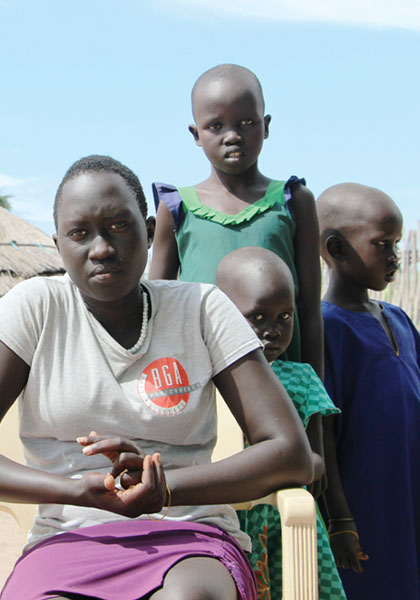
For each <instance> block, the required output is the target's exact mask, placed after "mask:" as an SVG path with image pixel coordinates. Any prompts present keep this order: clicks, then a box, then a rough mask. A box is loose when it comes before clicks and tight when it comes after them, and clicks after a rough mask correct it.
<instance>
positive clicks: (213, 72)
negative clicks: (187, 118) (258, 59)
mask: <svg viewBox="0 0 420 600" xmlns="http://www.w3.org/2000/svg"><path fill="white" fill-rule="evenodd" d="M240 76H242V77H243V76H245V77H249V78H250V79H251V80H252V81H253V82H254V83H255V84H256V86H257V89H258V91H259V93H260V94H261V99H262V102H263V106H264V94H263V89H262V85H261V82H260V80H259V79H258V77H257V76H256V75H255V73H253V72H252V71H251V70H250V69H247V68H246V67H241V66H240V65H235V64H230V63H226V64H221V65H216V66H215V67H212V68H211V69H208V70H207V71H205V72H204V73H202V74H201V75H200V77H199V78H198V79H197V81H196V82H195V83H194V86H193V89H192V91H191V102H192V105H193V111H194V101H195V94H196V91H197V90H198V88H199V87H200V86H201V85H202V84H207V83H212V82H214V81H220V80H222V81H223V80H224V79H230V78H233V77H240Z"/></svg>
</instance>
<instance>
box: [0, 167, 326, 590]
mask: <svg viewBox="0 0 420 600" xmlns="http://www.w3.org/2000/svg"><path fill="white" fill-rule="evenodd" d="M54 218H55V223H56V230H57V233H56V235H55V236H54V239H55V242H56V245H57V248H58V250H59V252H60V254H61V256H62V259H63V262H64V266H65V269H66V271H67V272H66V275H64V276H59V277H50V278H45V277H35V278H33V279H30V280H28V281H25V282H23V283H20V284H18V285H16V286H15V287H14V288H13V289H12V290H11V291H10V292H9V293H8V294H6V296H4V297H3V298H2V299H1V301H0V315H1V316H0V417H3V416H4V414H5V413H6V412H7V410H8V409H9V408H10V406H11V405H12V404H13V403H14V402H15V400H16V399H17V398H19V400H18V401H19V411H20V437H21V440H22V443H23V447H24V452H25V457H26V463H27V464H26V465H25V466H24V465H18V464H17V463H15V462H13V461H11V460H9V459H8V458H7V457H4V456H3V457H0V499H2V500H7V501H12V502H13V501H15V502H26V503H37V504H38V505H39V510H38V516H37V517H36V518H35V522H34V524H33V527H32V529H31V531H30V534H29V539H28V544H27V546H26V548H25V551H24V553H23V555H22V557H21V558H20V559H19V560H18V561H17V563H16V565H15V568H14V570H13V572H12V574H11V576H10V577H9V579H8V581H7V582H6V585H5V587H4V590H3V594H2V600H16V598H19V599H22V600H45V599H47V598H69V599H76V598H77V599H82V598H83V599H89V598H91V599H93V598H96V599H98V598H99V599H102V600H139V599H140V598H141V599H143V598H147V599H149V598H153V600H166V599H170V600H177V599H178V598H179V599H181V598H182V600H198V599H200V600H206V599H208V600H213V599H214V600H216V599H217V600H236V599H237V598H240V599H242V600H253V599H255V598H256V591H255V582H254V576H253V573H252V570H251V568H250V566H249V564H248V561H247V558H246V552H247V551H249V550H250V541H249V538H248V537H247V536H246V535H245V534H243V533H242V532H241V531H240V529H239V526H238V521H237V518H236V514H235V511H234V510H233V509H232V508H231V507H230V506H228V504H229V503H233V502H237V501H245V500H251V499H255V498H258V497H261V496H264V495H265V494H268V493H270V492H271V491H273V490H276V489H279V488H282V487H288V486H301V485H304V484H309V483H310V482H311V481H312V480H313V479H314V477H315V478H319V476H320V471H321V470H322V464H321V460H320V458H319V457H318V456H317V455H314V454H312V453H311V450H310V447H309V444H308V442H307V439H306V436H305V432H304V429H303V426H302V424H301V422H300V420H299V417H298V415H297V412H296V410H295V408H294V407H293V404H292V402H291V401H290V399H289V397H288V395H287V393H286V392H285V390H284V388H283V387H282V385H281V383H280V382H279V380H278V379H277V377H276V376H275V375H274V374H273V372H272V370H271V369H270V367H269V365H268V363H267V361H266V359H265V358H264V356H263V352H262V350H261V343H260V342H259V340H258V339H257V337H256V336H255V334H254V333H253V332H252V331H251V329H250V327H249V325H248V324H247V322H246V321H245V319H244V318H243V317H242V315H241V314H240V313H239V312H238V310H237V309H236V308H235V307H234V306H233V304H232V303H231V302H230V300H228V299H227V297H226V296H224V295H223V294H222V292H220V291H219V290H218V289H217V288H216V287H215V286H213V285H208V284H196V283H191V284H190V283H183V282H177V281H153V282H151V281H147V280H141V277H142V275H143V272H144V269H145V266H146V262H147V251H148V246H150V244H151V240H152V237H153V222H152V220H150V219H149V220H148V219H147V205H146V200H145V197H144V194H143V190H142V187H141V184H140V182H139V180H138V178H137V177H136V176H135V175H134V173H133V172H132V171H131V170H130V169H128V168H127V167H125V166H124V165H122V164H121V163H119V162H118V161H116V160H114V159H112V158H110V157H106V156H89V157H85V158H82V159H80V160H79V161H77V162H76V163H75V164H74V165H72V167H70V169H69V170H68V171H67V173H66V174H65V176H64V178H63V181H62V182H61V184H60V186H59V188H58V191H57V195H56V199H55V205H54ZM215 386H216V387H217V388H218V389H219V391H220V393H221V394H222V396H223V398H224V399H225V401H226V403H227V404H228V406H229V408H230V410H231V411H232V413H233V415H234V416H235V418H236V419H237V421H238V423H239V425H240V426H241V428H242V429H243V431H244V433H245V435H246V437H247V439H248V440H249V441H250V444H251V445H250V447H249V448H247V449H246V450H243V451H242V452H240V453H238V454H236V455H234V456H232V457H230V458H228V459H225V460H221V461H219V462H215V463H212V462H211V454H212V449H213V447H214V444H215V440H216V434H217V432H216V410H215V397H214V396H215Z"/></svg>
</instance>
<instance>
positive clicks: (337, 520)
mask: <svg viewBox="0 0 420 600" xmlns="http://www.w3.org/2000/svg"><path fill="white" fill-rule="evenodd" d="M350 521H354V517H333V518H332V519H328V523H349V522H350Z"/></svg>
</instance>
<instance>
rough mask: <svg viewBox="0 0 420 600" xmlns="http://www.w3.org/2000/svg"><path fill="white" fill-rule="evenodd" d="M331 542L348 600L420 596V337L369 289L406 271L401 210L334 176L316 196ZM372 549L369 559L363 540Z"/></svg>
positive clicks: (404, 317)
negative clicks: (330, 405) (328, 401)
mask: <svg viewBox="0 0 420 600" xmlns="http://www.w3.org/2000/svg"><path fill="white" fill-rule="evenodd" d="M317 209H318V216H319V222H320V230H321V253H322V256H323V258H324V259H325V261H326V262H327V265H328V269H329V285H328V290H327V292H326V294H325V296H324V299H323V315H324V327H325V385H326V388H327V390H328V392H329V394H330V396H331V397H332V399H333V401H334V402H335V404H336V405H337V406H338V407H339V408H340V409H341V411H342V413H341V414H340V415H338V416H334V417H330V418H328V419H325V422H326V423H325V452H326V468H327V477H328V484H329V485H328V488H327V490H326V492H325V496H324V499H325V505H326V509H327V513H328V517H329V532H330V540H331V545H332V548H333V550H334V553H335V556H336V560H337V563H338V565H339V566H341V567H347V568H346V569H345V570H343V571H341V575H342V579H343V583H344V588H345V590H346V593H347V596H348V598H349V600H372V599H373V598H380V599H381V600H397V599H398V600H399V599H401V600H403V599H404V600H419V598H420V469H419V460H420V435H419V431H420V336H419V333H418V331H417V330H416V328H415V326H414V325H413V323H412V322H411V321H410V319H409V317H408V316H407V315H406V314H405V313H404V312H403V311H402V310H401V309H400V308H399V307H397V306H394V305H392V304H388V303H386V302H377V301H375V300H372V299H371V298H369V289H372V290H383V289H385V288H386V286H387V285H388V283H390V282H391V281H393V279H394V276H395V273H396V271H397V269H398V254H397V244H398V242H399V240H400V238H401V233H402V217H401V213H400V211H399V210H398V207H397V206H396V205H395V203H394V202H393V201H392V200H391V198H390V197H389V196H387V195H386V194H384V193H383V192H381V191H379V190H377V189H375V188H371V187H367V186H363V185H358V184H354V183H347V184H341V185H335V186H333V187H330V188H329V189H327V190H326V191H325V192H324V193H323V194H321V196H320V197H319V199H318V201H317ZM359 535H360V543H361V545H362V546H363V550H364V551H366V552H367V554H368V555H369V560H368V561H367V562H366V563H364V565H363V569H362V566H361V564H360V559H361V558H362V559H363V558H364V559H366V558H367V557H366V555H364V554H363V553H362V551H361V549H360V546H359Z"/></svg>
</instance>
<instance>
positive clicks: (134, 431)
mask: <svg viewBox="0 0 420 600" xmlns="http://www.w3.org/2000/svg"><path fill="white" fill-rule="evenodd" d="M142 283H143V285H144V286H145V287H146V288H147V290H148V291H149V294H150V298H151V305H152V316H151V319H150V321H149V324H148V329H147V335H146V339H145V342H144V344H143V346H142V347H141V349H140V351H139V353H137V354H136V355H132V354H130V353H129V352H128V351H127V350H126V349H125V348H123V347H122V346H120V344H118V342H117V341H116V340H115V339H114V338H112V337H111V336H110V335H109V334H108V332H107V331H106V330H105V329H104V328H103V327H102V325H101V324H100V323H99V322H98V321H97V320H96V319H95V317H94V316H93V315H92V314H91V313H90V312H89V311H88V310H87V308H86V305H85V303H84V302H83V299H82V297H81V295H80V293H79V290H78V288H77V287H76V286H75V285H74V284H73V282H72V281H71V280H70V278H69V277H68V276H67V275H64V276H59V277H50V278H43V277H35V278H33V279H30V280H28V281H25V282H22V283H20V284H18V285H16V286H15V287H14V288H13V289H12V290H11V291H10V292H9V293H8V294H6V296H4V297H3V298H2V299H1V300H0V315H1V317H0V339H1V341H3V343H4V344H6V345H7V346H8V347H9V348H11V349H12V350H13V351H14V352H15V353H16V354H17V355H18V356H20V357H21V358H22V359H23V360H24V361H25V362H26V363H27V364H28V365H30V367H31V369H30V374H29V379H28V382H27V385H26V387H25V389H24V391H23V392H22V394H21V396H20V397H19V411H20V436H21V440H22V443H23V446H24V454H25V459H26V462H27V464H28V465H29V466H31V467H34V468H36V469H41V470H44V471H48V472H50V473H55V474H58V475H63V476H66V477H74V478H77V477H81V476H82V475H83V474H84V473H86V472H88V471H100V472H103V473H106V472H107V471H108V470H109V466H110V463H109V461H108V459H106V458H105V457H103V456H101V455H99V456H94V457H87V456H85V455H84V454H83V453H82V451H81V447H80V446H79V444H77V442H76V441H75V439H76V437H78V436H83V435H87V434H88V433H89V432H90V431H91V430H95V431H97V432H98V433H99V434H100V435H107V434H109V435H119V436H121V437H126V438H129V439H131V440H133V441H134V442H136V443H137V444H138V445H140V446H141V448H142V449H143V451H144V452H145V453H146V454H151V453H153V452H160V453H161V455H162V462H163V466H164V468H165V469H167V470H170V469H174V468H179V467H184V466H187V465H192V464H203V463H208V462H210V461H211V454H212V450H213V447H214V444H215V441H216V408H215V397H214V391H215V388H214V385H213V383H212V377H214V376H215V375H216V374H217V373H219V372H220V371H222V370H223V369H225V368H226V367H227V366H229V365H230V364H232V363H233V362H235V361H236V360H238V359H239V358H240V357H242V356H244V355H245V354H247V353H248V352H251V351H252V350H254V349H255V348H258V347H259V346H260V342H259V340H258V338H257V337H256V336H255V335H254V333H253V332H252V330H251V328H250V327H249V325H248V323H247V322H246V320H245V319H244V318H243V317H242V315H241V314H240V313H239V312H238V310H237V309H236V307H235V306H234V305H233V304H232V303H231V302H230V300H229V299H228V298H227V297H226V296H225V295H224V294H222V292H220V291H219V290H218V289H217V288H216V287H215V286H212V285H208V284H196V283H184V282H178V281H144V282H142ZM124 518H125V517H120V516H119V515H115V514H114V513H111V512H107V511H103V510H99V509H94V508H86V507H80V506H72V505H58V504H43V505H40V507H39V516H37V517H36V519H35V523H34V526H33V528H32V530H31V532H30V534H29V544H28V547H29V546H31V545H33V544H34V543H36V542H38V541H40V540H41V539H43V538H46V537H49V536H51V535H54V534H56V533H60V532H63V531H69V530H73V529H77V528H79V527H87V526H90V525H95V524H97V523H104V522H106V521H115V520H120V519H124ZM139 518H147V516H146V515H143V516H142V517H139ZM166 518H170V519H185V520H196V521H201V522H208V523H213V524H215V525H218V526H220V527H222V528H223V529H224V530H225V531H228V532H229V533H231V534H232V535H234V536H235V537H236V539H237V540H238V541H239V543H240V544H241V545H242V546H243V547H244V548H245V549H249V547H250V544H249V539H248V538H247V536H246V535H245V534H243V533H242V532H240V531H239V527H238V521H237V518H236V513H235V511H234V510H233V509H232V508H231V507H230V506H226V505H213V506H186V507H185V506H182V507H181V506H177V507H172V508H171V509H170V512H169V516H168V517H166Z"/></svg>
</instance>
